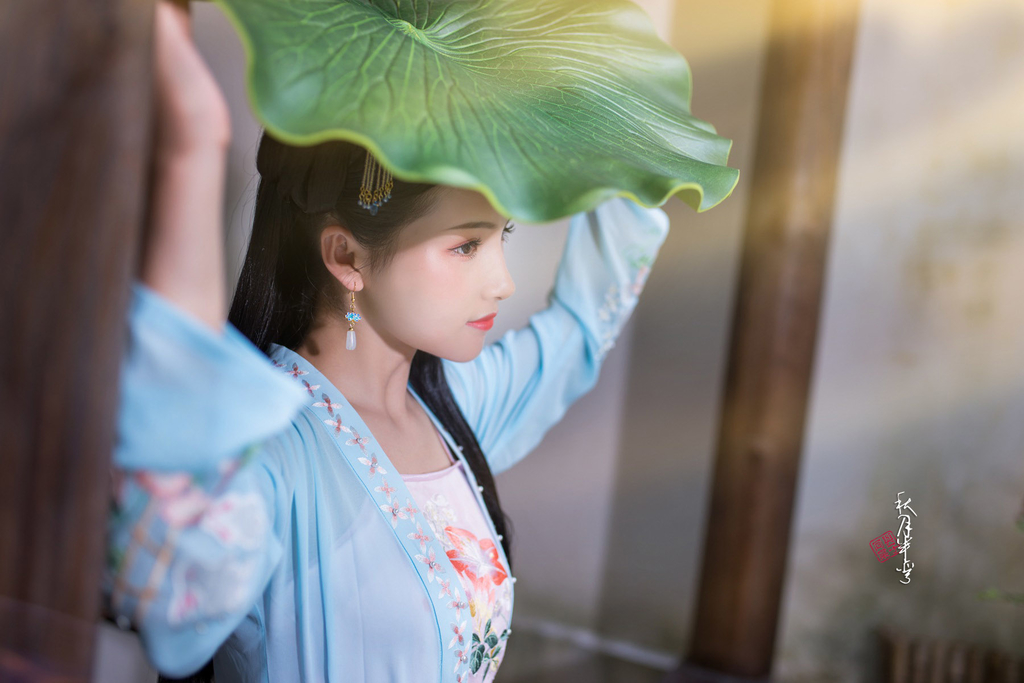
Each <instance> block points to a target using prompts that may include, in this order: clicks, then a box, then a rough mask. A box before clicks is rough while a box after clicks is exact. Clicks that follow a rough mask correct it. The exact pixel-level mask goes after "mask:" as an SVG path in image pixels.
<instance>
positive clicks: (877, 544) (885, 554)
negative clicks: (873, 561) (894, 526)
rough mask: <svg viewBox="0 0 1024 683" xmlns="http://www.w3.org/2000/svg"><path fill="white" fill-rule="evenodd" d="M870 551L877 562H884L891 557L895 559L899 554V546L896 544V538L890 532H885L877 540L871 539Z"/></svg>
mask: <svg viewBox="0 0 1024 683" xmlns="http://www.w3.org/2000/svg"><path fill="white" fill-rule="evenodd" d="M871 551H872V552H874V553H875V557H877V558H878V561H879V562H885V561H886V560H888V559H889V558H891V557H896V555H898V554H899V545H898V544H897V543H896V537H895V536H894V535H893V533H892V532H891V531H886V532H885V533H884V534H882V535H881V536H879V537H878V538H873V539H871Z"/></svg>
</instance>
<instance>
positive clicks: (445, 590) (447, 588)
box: [410, 534, 452, 600]
mask: <svg viewBox="0 0 1024 683" xmlns="http://www.w3.org/2000/svg"><path fill="white" fill-rule="evenodd" d="M410 535H411V534H410ZM437 582H438V583H439V584H441V592H439V593H438V594H437V599H438V600H440V599H441V598H443V597H444V596H446V595H451V594H452V588H451V584H452V582H451V581H442V580H441V579H438V580H437Z"/></svg>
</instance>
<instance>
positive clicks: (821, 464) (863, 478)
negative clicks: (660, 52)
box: [96, 0, 1024, 683]
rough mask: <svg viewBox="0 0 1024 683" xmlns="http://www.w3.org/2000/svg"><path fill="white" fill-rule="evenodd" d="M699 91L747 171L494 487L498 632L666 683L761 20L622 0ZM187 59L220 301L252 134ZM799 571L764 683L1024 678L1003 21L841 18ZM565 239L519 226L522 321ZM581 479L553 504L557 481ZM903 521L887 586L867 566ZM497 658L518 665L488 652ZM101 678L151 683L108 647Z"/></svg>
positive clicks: (687, 225)
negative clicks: (226, 115) (509, 566)
mask: <svg viewBox="0 0 1024 683" xmlns="http://www.w3.org/2000/svg"><path fill="white" fill-rule="evenodd" d="M639 4H640V5H641V6H643V7H644V9H645V10H646V11H647V12H648V14H649V15H650V16H651V17H652V19H653V20H654V23H655V26H657V28H658V31H659V33H660V35H661V36H662V38H663V39H665V40H667V41H669V42H671V43H672V44H673V45H674V46H675V47H676V48H677V49H678V50H679V51H680V52H682V53H683V54H684V55H686V57H687V59H688V60H689V62H690V64H691V67H692V69H693V72H694V78H693V81H694V99H693V111H694V113H695V114H696V115H697V116H699V117H701V118H703V119H705V120H708V121H711V122H712V123H714V124H715V125H716V127H717V129H718V131H719V133H720V134H722V135H724V136H726V137H729V138H732V139H733V140H734V145H733V148H732V155H731V158H730V163H731V165H733V166H737V167H739V168H741V169H743V173H744V175H743V176H741V180H740V184H739V186H738V187H737V189H736V190H735V192H734V193H733V195H732V196H731V197H730V198H729V199H727V200H726V201H725V202H724V203H723V204H721V205H720V206H718V207H716V208H715V209H714V210H712V211H710V212H707V213H704V214H696V213H695V212H693V211H692V210H691V209H689V207H687V206H685V205H683V204H682V203H681V202H679V201H678V200H676V199H672V200H670V201H669V202H668V203H667V204H666V205H665V207H664V208H665V210H666V211H667V212H668V214H669V216H670V218H671V221H672V231H671V233H670V235H669V238H668V240H667V241H666V243H665V245H664V247H663V248H662V250H661V253H660V254H659V257H658V260H657V262H656V263H655V266H654V268H653V270H652V272H651V276H650V278H649V280H648V283H647V287H646V290H645V292H644V295H643V296H642V297H641V301H640V303H639V305H638V306H637V309H636V311H635V312H634V315H633V318H632V319H631V321H630V323H629V324H628V325H627V327H626V328H625V330H624V332H623V334H622V336H621V337H620V340H619V342H618V344H617V345H616V348H615V349H613V350H612V352H611V353H610V354H609V355H608V357H607V360H606V362H605V366H604V369H603V371H602V375H601V379H600V381H599V383H598V385H597V387H596V388H595V389H594V391H592V392H591V393H590V394H588V395H587V396H585V397H583V398H582V399H581V400H580V401H579V402H578V403H577V404H576V405H574V406H573V407H572V408H571V409H570V411H569V412H568V414H567V415H566V416H565V418H564V419H563V420H562V422H560V423H559V424H558V425H557V426H556V427H555V428H553V429H552V430H551V431H550V432H549V434H548V436H547V437H546V439H545V440H544V442H543V443H542V444H541V445H540V446H539V447H538V449H537V450H536V451H535V452H534V453H532V454H531V455H530V456H529V457H528V458H527V459H526V460H524V461H523V462H522V463H521V464H520V465H518V466H517V467H515V468H513V469H512V470H509V471H508V472H506V473H504V474H502V475H501V476H500V477H499V478H498V486H499V489H500V492H501V496H502V501H503V504H504V506H505V507H506V509H507V511H508V512H509V513H510V515H511V516H512V518H513V523H514V530H515V543H516V562H517V576H518V578H519V579H520V581H519V582H518V583H517V593H516V595H517V601H516V607H517V610H516V615H515V618H514V619H515V622H516V628H517V629H523V630H533V631H536V632H540V633H545V634H548V635H549V636H552V637H559V638H568V639H571V640H574V641H575V642H576V643H578V644H581V645H582V646H583V647H584V648H592V649H598V650H605V651H615V652H617V653H619V655H620V656H624V657H627V658H631V659H634V660H635V661H641V662H645V663H647V664H648V665H650V666H654V667H670V666H672V664H673V662H674V660H675V658H676V657H678V656H679V654H681V653H682V652H684V651H685V648H686V644H687V642H688V639H689V636H690V630H691V624H690V618H691V614H692V611H693V608H694V605H695V591H696V589H697V583H696V582H697V579H698V576H697V571H698V568H699V559H700V558H699V556H700V552H701V550H702V544H703V529H704V524H705V522H706V519H705V514H706V507H707V492H708V490H709V484H710V480H709V473H710V463H711V459H712V454H713V448H714V437H715V434H716V430H717V413H718V401H719V398H720V390H721V383H722V378H723V372H724V367H723V360H724V357H725V349H726V343H727V340H728V326H729V320H730V316H731V305H732V296H733V290H734V283H735V281H736V268H737V257H738V253H739V252H738V249H739V244H740V241H739V240H740V235H741V230H742V228H743V221H744V217H745V211H746V203H747V197H748V189H749V183H750V181H751V180H752V178H751V177H750V172H749V168H750V166H751V162H752V156H751V155H752V153H753V149H754V143H755V135H756V130H755V121H756V110H757V104H758V101H759V97H760V93H759V88H760V76H761V68H762V63H763V53H764V48H765V45H766V44H767V41H768V40H769V39H770V35H769V27H768V22H767V20H768V14H767V12H768V7H767V2H766V1H765V0H716V2H714V3H709V2H701V1H700V0H674V1H673V0H643V1H642V2H640V3H639ZM193 12H194V17H195V19H194V23H195V34H196V40H197V42H198V44H199V47H200V49H201V50H202V52H203V54H204V55H205V56H206V57H207V59H208V61H209V63H210V66H211V68H212V69H213V71H214V72H215V75H216V76H217V77H218V80H219V81H220V83H221V85H222V87H223V89H224V91H225V94H226V95H227V97H228V100H229V103H230V105H231V108H232V113H233V126H234V140H233V143H232V150H231V158H230V168H229V175H228V179H227V188H226V189H227V201H226V204H225V209H226V216H225V220H226V221H227V225H228V237H227V239H228V255H229V259H231V262H230V264H229V265H230V267H229V277H230V285H231V287H233V285H234V280H235V278H236V277H237V272H238V270H239V269H240V267H241V260H242V257H243V255H244V249H245V244H246V240H247V231H248V226H249V224H250V221H251V219H252V202H253V199H254V193H255V161H254V158H255V150H256V143H257V141H258V133H259V129H258V127H257V125H256V123H255V122H254V120H253V119H252V116H251V114H250V113H249V107H248V104H247V102H246V99H245V89H244V85H243V75H244V71H245V61H244V53H243V52H242V48H241V45H240V44H239V42H238V39H237V37H236V36H235V34H234V31H233V29H232V28H231V26H230V25H229V23H228V22H227V20H226V19H225V18H224V17H223V15H222V14H221V13H220V10H219V9H217V7H216V6H215V5H214V4H212V3H195V4H194V9H193ZM859 24H860V30H859V35H858V42H857V47H856V54H855V57H854V66H853V72H852V75H851V93H850V98H849V105H848V113H847V124H846V131H845V138H844V143H843V151H842V159H841V168H840V174H839V188H838V194H837V206H836V212H835V226H834V233H833V237H832V244H831V256H830V261H829V266H828V274H827V289H826V293H825V300H824V306H825V310H824V315H823V317H822V323H821V324H822V328H821V331H820V335H819V353H818V360H817V368H816V373H815V379H814V386H813V394H812V405H811V412H810V416H809V422H808V433H807V438H806V442H805V446H806V448H805V454H804V460H803V468H802V473H801V478H800V481H799V486H798V499H797V509H796V511H795V515H794V533H793V546H792V549H791V555H790V565H789V574H788V579H787V583H786V586H785V594H784V596H783V615H782V624H781V627H780V631H779V640H778V648H779V649H778V658H777V660H776V668H775V671H774V673H775V677H776V679H777V680H780V681H787V682H789V683H797V682H801V683H802V682H804V681H808V682H809V681H816V682H817V681H869V680H873V678H872V677H871V675H870V674H869V673H868V672H869V671H870V668H869V667H870V665H871V662H872V661H874V658H875V657H876V654H877V653H876V652H875V649H874V647H873V643H872V640H871V638H870V629H872V628H873V627H874V626H875V625H878V624H881V623H889V624H892V625H894V626H896V627H898V628H900V629H902V630H903V631H905V632H906V633H908V634H911V635H930V636H938V637H962V638H965V639H968V640H971V641H972V642H978V643H982V644H989V645H993V646H1000V647H1004V648H1006V649H1008V650H1009V651H1011V652H1015V653H1017V654H1021V655H1024V645H1022V644H1021V643H1022V642H1024V639H1022V636H1024V606H1021V607H1015V606H1012V605H1006V604H998V603H993V602H985V601H980V600H978V599H977V598H976V594H977V593H978V592H979V591H981V590H983V589H985V588H989V587H1000V588H1005V589H1008V590H1016V591H1024V572H1022V571H1021V569H1020V568H1021V567H1022V566H1024V534H1021V533H1020V532H1017V531H1016V530H1015V529H1014V525H1013V523H1014V518H1015V515H1016V514H1017V513H1018V511H1019V510H1020V507H1021V502H1022V498H1024V472H1022V466H1021V465H1022V458H1021V455H1022V451H1024V301H1022V299H1024V297H1022V294H1024V218H1022V216H1024V3H1021V2H1020V0H888V1H883V0H862V7H861V15H860V19H859ZM567 225H568V222H567V221H566V220H563V221H560V222H558V223H556V224H553V225H549V226H545V227H543V228H538V227H536V226H529V225H526V224H522V223H521V224H520V229H519V230H518V231H517V232H516V234H515V235H514V236H513V237H512V239H511V240H510V242H509V244H508V245H507V251H506V253H507V255H508V262H509V268H510V270H511V272H512V275H513V277H514V278H515V280H516V285H517V292H516V296H515V297H513V298H512V299H511V300H509V301H507V302H505V303H504V304H503V308H502V312H501V315H502V318H501V319H500V320H497V321H496V323H497V324H496V325H495V327H494V329H492V330H491V331H490V333H489V340H490V341H493V340H495V339H497V338H498V337H499V336H500V335H501V334H502V333H503V332H504V331H505V330H506V329H508V328H509V327H518V326H521V325H523V324H525V322H526V320H527V318H528V316H529V315H530V314H531V313H532V312H534V311H536V310H538V309H540V308H541V307H543V306H544V303H545V297H546V294H547V291H548V289H549V288H550V287H551V284H552V282H553V279H554V274H555V270H556V268H557V265H558V260H559V258H560V255H561V250H562V247H563V245H564V241H565V234H566V228H567ZM569 472H575V473H579V472H586V473H587V474H586V476H584V477H583V479H582V480H581V481H580V483H579V485H578V486H576V487H574V488H573V489H571V490H570V489H567V488H565V487H562V486H558V485H557V482H558V481H559V480H560V479H561V478H562V475H563V474H567V473H569ZM899 491H905V492H906V493H905V494H904V496H903V498H904V500H905V499H906V497H907V496H910V497H911V498H912V500H913V502H912V504H911V506H912V507H913V508H914V510H915V511H916V513H917V517H916V518H914V520H913V524H914V531H913V540H912V544H911V548H910V549H909V551H908V557H909V558H910V559H911V560H912V561H913V562H914V563H915V567H914V571H913V572H912V574H911V576H910V578H911V582H910V584H908V585H902V584H900V582H899V578H900V576H901V575H900V574H898V573H897V572H896V571H895V569H896V568H897V567H898V566H900V565H901V564H902V558H899V559H894V560H890V561H888V562H887V563H885V564H879V563H878V562H877V560H876V559H875V558H874V556H873V555H872V553H871V550H870V549H869V547H868V542H869V541H870V540H871V539H872V538H875V537H876V536H878V535H880V534H882V533H883V532H885V531H887V530H892V531H893V532H896V530H897V528H898V526H899V523H898V520H897V517H896V512H895V509H894V507H893V503H894V501H895V499H896V494H897V492H899ZM509 651H510V655H509V658H510V659H511V658H512V657H513V656H515V655H516V645H515V640H513V641H512V644H511V646H510V650H509ZM99 653H100V654H99V657H98V663H97V676H96V680H102V681H112V682H113V681H152V680H155V674H153V673H152V670H150V669H149V668H148V667H147V666H146V665H145V662H144V661H143V660H142V659H141V658H140V654H139V651H138V647H137V644H136V643H135V642H134V640H133V639H132V638H131V637H130V636H128V635H127V634H121V633H118V632H117V631H116V629H110V628H104V630H103V635H102V637H101V641H100V650H99Z"/></svg>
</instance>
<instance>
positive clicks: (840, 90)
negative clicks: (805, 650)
mask: <svg viewBox="0 0 1024 683" xmlns="http://www.w3.org/2000/svg"><path fill="white" fill-rule="evenodd" d="M857 12H858V2H857V0H773V1H772V7H771V22H770V37H769V43H768V50H767V55H766V60H765V65H764V76H763V79H762V89H761V93H762V100H761V110H760V120H759V124H758V135H757V150H756V156H755V161H754V167H753V170H752V174H751V176H750V177H751V178H752V181H751V182H752V192H751V197H750V205H749V210H748V213H747V223H746V230H745V234H744V244H743V253H742V262H741V266H740V276H739V285H738V290H737V299H736V303H735V309H734V315H733V324H732V339H731V342H730V349H729V360H728V369H727V373H726V386H725V392H724V396H723V405H722V419H721V424H720V431H719V435H718V444H717V452H716V460H715V467H714V480H713V485H712V493H711V502H710V511H709V512H710V514H709V516H708V524H707V529H706V534H705V542H704V555H703V566H702V570H701V577H700V587H699V595H698V602H697V610H696V617H695V621H694V624H693V630H692V632H693V639H692V642H691V644H690V649H689V652H688V653H687V656H686V658H685V660H684V663H683V665H682V666H681V667H680V668H679V669H678V670H677V671H675V672H673V673H672V674H670V675H669V677H668V678H667V680H668V681H674V682H682V681H685V682H687V683H696V682H698V681H707V682H714V683H724V682H725V681H739V680H744V681H748V680H768V678H769V676H770V673H771V667H772V659H773V653H774V645H775V638H776V630H777V626H778V617H779V604H780V601H781V592H782V585H783V579H784V576H785V569H786V560H787V554H788V547H789V534H790V523H791V521H792V511H793V497H794V490H795V485H796V481H797V475H798V473H799V465H800V453H801V448H802V443H803V433H804V423H805V418H806V415H807V406H808V395H809V391H810V382H811V376H812V369H813V365H814V354H815V342H816V336H817V329H818V318H819V308H820V304H821V295H822V283H823V280H824V273H825V262H826V257H827V253H828V238H829V231H830V227H831V223H832V214H833V198H834V194H835V183H836V170H837V166H838V161H839V151H840V142H841V139H842V131H843V121H844V115H845V111H846V94H847V90H848V81H849V71H850V62H851V56H852V52H853V44H854V37H855V35H856V25H857Z"/></svg>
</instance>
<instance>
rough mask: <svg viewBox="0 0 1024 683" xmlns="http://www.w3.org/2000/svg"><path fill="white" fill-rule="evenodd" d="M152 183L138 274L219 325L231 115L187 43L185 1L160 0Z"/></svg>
mask: <svg viewBox="0 0 1024 683" xmlns="http://www.w3.org/2000/svg"><path fill="white" fill-rule="evenodd" d="M154 22H155V24H154V33H153V43H154V45H153V50H154V54H153V57H154V59H153V97H154V100H153V106H154V118H155V130H154V136H155V141H154V147H153V181H152V182H153V187H152V193H151V211H150V216H149V227H148V231H147V233H148V234H147V239H146V246H145V251H144V252H143V254H142V263H141V267H140V279H141V280H142V283H143V284H145V285H147V286H149V287H150V288H151V289H152V290H153V291H155V292H156V293H157V294H159V295H161V296H162V297H164V298H165V299H167V300H168V301H169V302H170V303H172V304H174V305H175V306H177V307H178V308H179V309H181V310H183V311H185V312H187V313H189V314H191V315H192V316H193V317H194V318H197V319H199V320H200V321H202V322H204V323H206V324H207V325H209V326H210V327H212V328H213V329H214V330H217V331H220V330H221V329H223V327H224V321H225V319H226V318H227V301H226V298H227V294H226V283H225V267H224V229H223V222H222V221H223V207H224V178H225V174H226V171H227V152H228V146H229V143H230V141H231V116H230V112H229V110H228V106H227V102H226V101H225V99H224V95H223V93H222V92H221V90H220V88H219V87H218V85H217V82H216V80H215V79H214V78H213V74H212V73H211V72H210V70H209V69H208V68H207V66H206V63H205V62H204V61H203V58H202V56H201V55H200V54H199V51H198V50H197V49H196V46H195V44H194V43H193V42H192V36H191V18H190V16H189V13H188V10H187V8H186V7H185V6H183V5H181V4H179V3H178V2H172V1H171V0H157V4H156V14H155V17H154Z"/></svg>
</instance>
